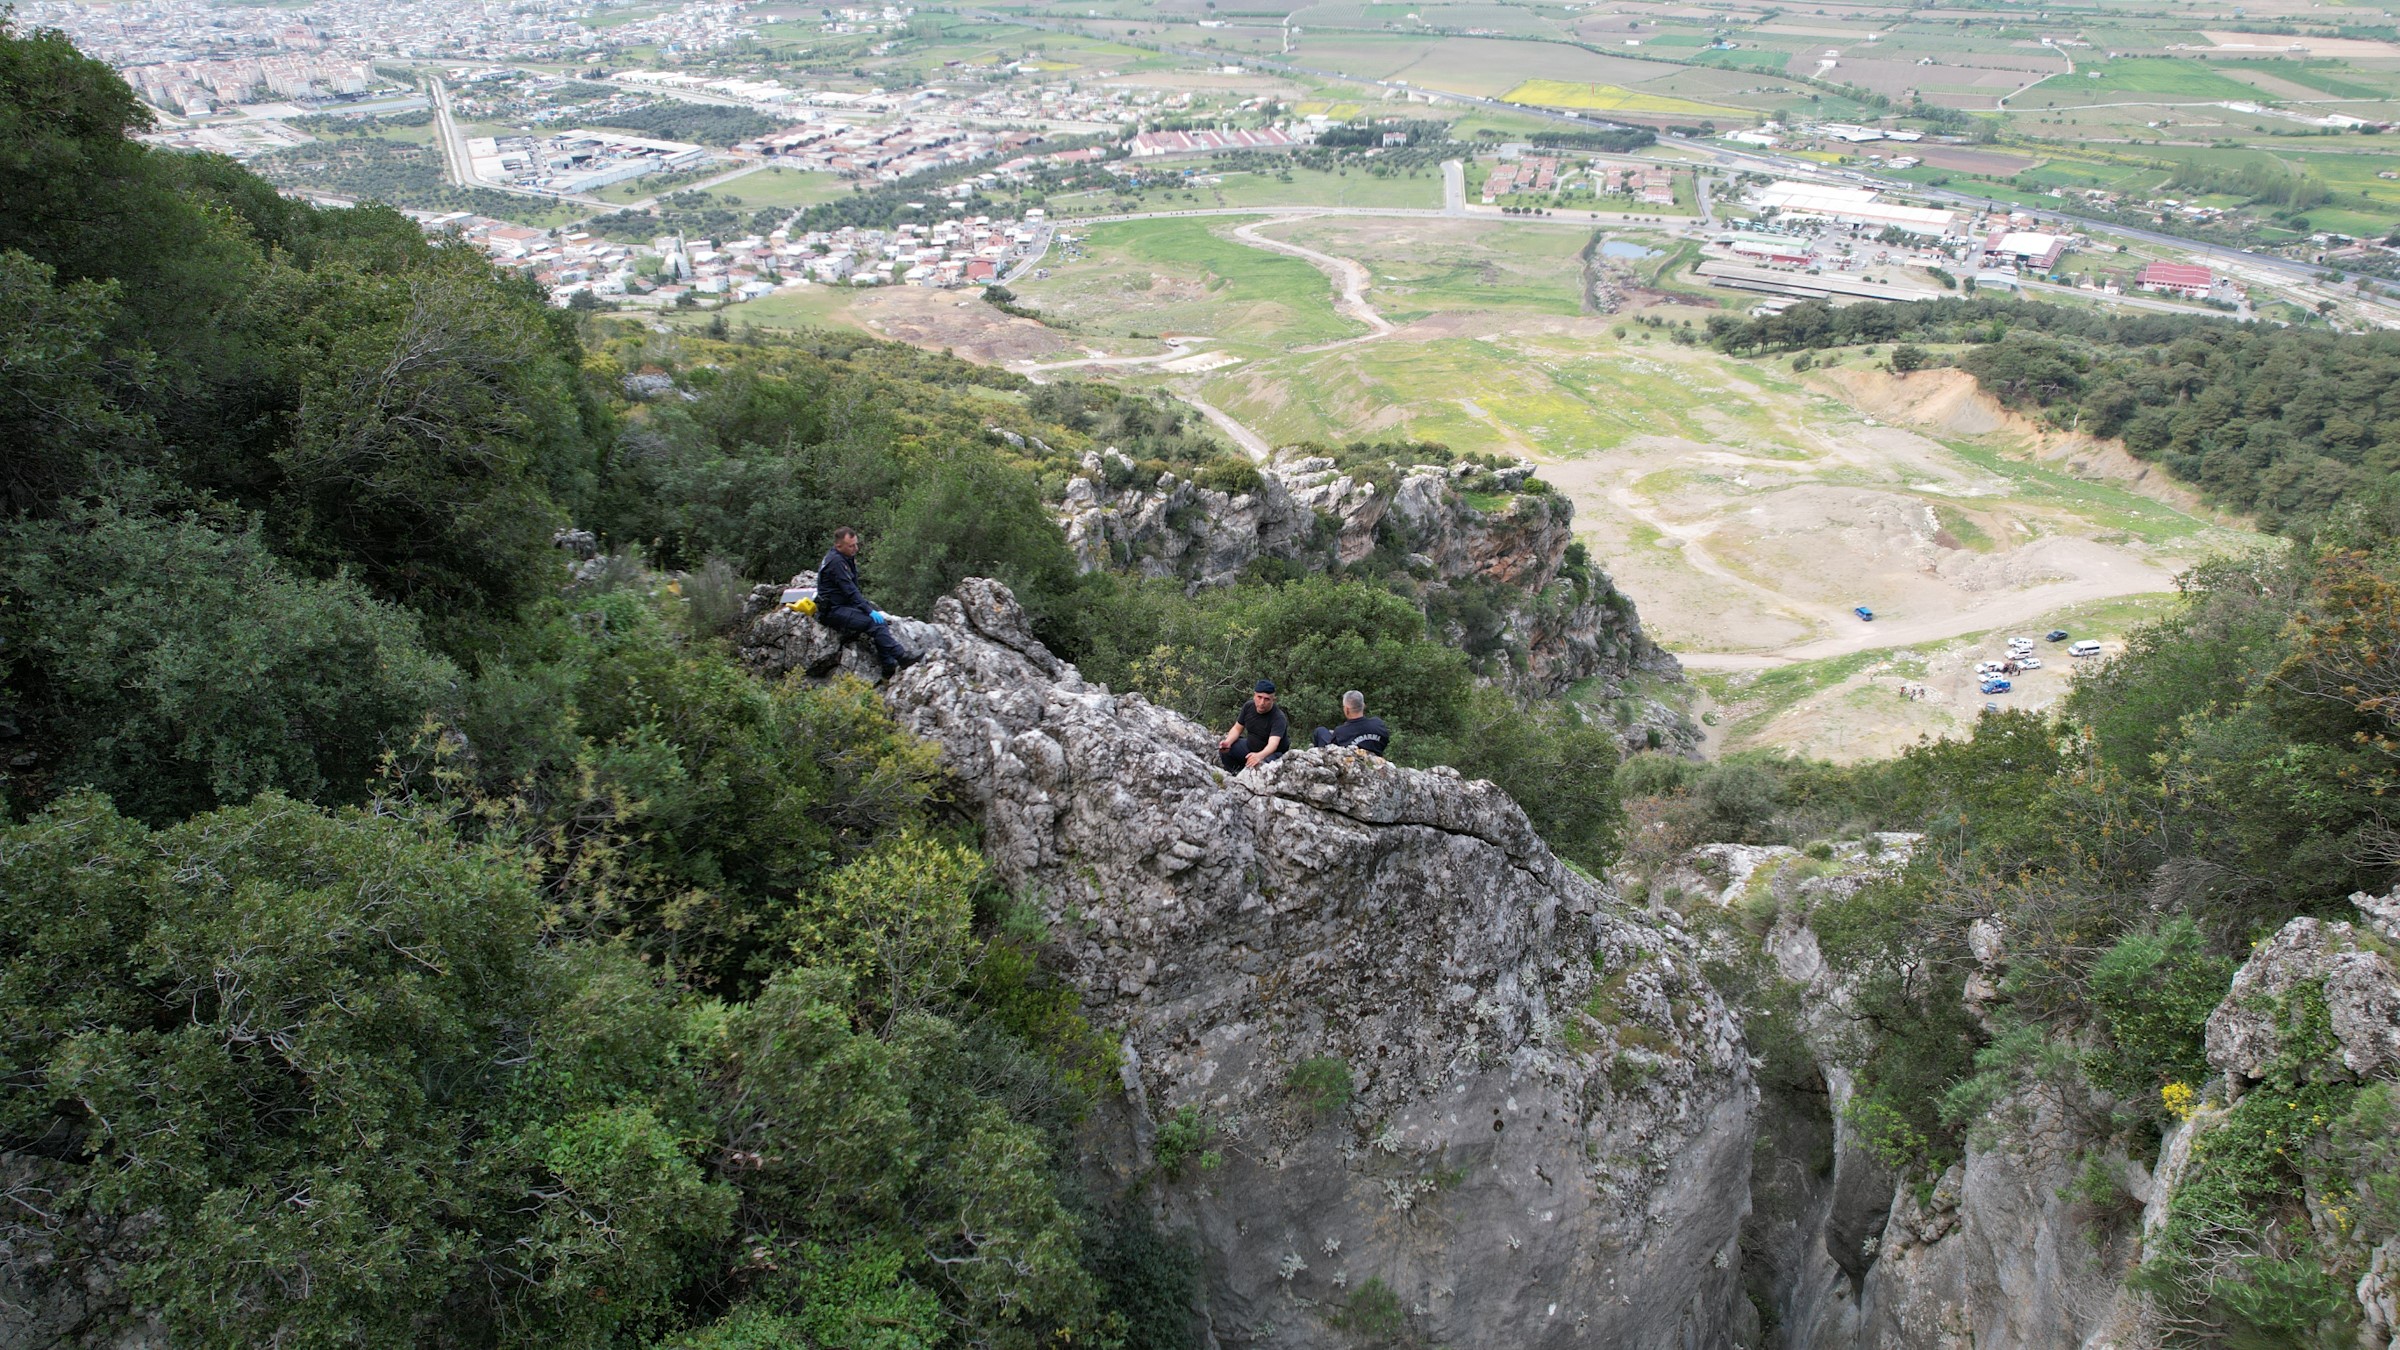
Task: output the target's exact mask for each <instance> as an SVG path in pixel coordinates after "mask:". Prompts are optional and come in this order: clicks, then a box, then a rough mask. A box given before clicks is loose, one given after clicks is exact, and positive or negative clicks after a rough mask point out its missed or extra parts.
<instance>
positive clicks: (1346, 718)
mask: <svg viewBox="0 0 2400 1350" xmlns="http://www.w3.org/2000/svg"><path fill="white" fill-rule="evenodd" d="M1342 719H1343V720H1342V724H1341V725H1340V726H1338V727H1335V728H1333V729H1332V730H1331V731H1328V730H1326V729H1325V728H1323V727H1318V728H1317V732H1316V735H1315V736H1314V737H1312V738H1311V740H1310V744H1312V745H1347V746H1350V747H1352V748H1354V749H1359V750H1364V751H1366V752H1367V753H1368V754H1370V755H1373V756H1374V757H1376V758H1377V759H1381V758H1383V752H1384V751H1385V750H1387V749H1389V748H1390V747H1391V744H1392V729H1391V728H1390V727H1387V726H1385V725H1384V724H1383V719H1382V718H1380V717H1369V716H1367V696H1366V695H1365V694H1362V693H1360V692H1358V691H1357V690H1355V689H1353V690H1351V691H1350V692H1349V693H1347V694H1344V695H1342Z"/></svg>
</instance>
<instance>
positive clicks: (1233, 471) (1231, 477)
mask: <svg viewBox="0 0 2400 1350" xmlns="http://www.w3.org/2000/svg"><path fill="white" fill-rule="evenodd" d="M1192 484H1193V486H1195V487H1203V488H1207V489H1208V490H1210V491H1211V492H1222V493H1226V494H1227V495H1229V496H1235V497H1239V496H1242V495H1243V494H1245V493H1251V492H1256V491H1258V490H1259V489H1260V488H1261V487H1264V486H1265V485H1266V479H1265V478H1264V477H1263V476H1262V475H1261V474H1260V473H1259V471H1258V466H1257V465H1255V464H1252V463H1251V462H1250V461H1249V460H1246V459H1235V458H1233V457H1231V456H1226V457H1224V458H1220V459H1213V460H1210V461H1209V462H1208V463H1206V464H1203V465H1201V466H1200V469H1199V471H1198V472H1196V473H1194V474H1193V475H1192Z"/></svg>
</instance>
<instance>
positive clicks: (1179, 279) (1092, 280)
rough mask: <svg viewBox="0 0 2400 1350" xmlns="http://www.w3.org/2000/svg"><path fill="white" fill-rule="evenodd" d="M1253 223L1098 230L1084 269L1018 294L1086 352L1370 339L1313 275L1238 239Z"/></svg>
mask: <svg viewBox="0 0 2400 1350" xmlns="http://www.w3.org/2000/svg"><path fill="white" fill-rule="evenodd" d="M1248 223H1252V222H1249V221H1245V220H1244V219H1242V218H1240V217H1231V218H1227V217H1187V218H1162V219H1155V220H1140V221H1125V222H1121V223H1116V224H1106V225H1095V226H1093V227H1091V230H1090V233H1089V235H1088V237H1087V238H1086V239H1085V240H1084V242H1083V251H1084V256H1083V260H1082V261H1080V262H1077V263H1075V264H1073V265H1071V266H1058V267H1054V268H1053V269H1052V274H1051V276H1050V278H1049V279H1048V280H1047V281H1024V282H1020V283H1018V284H1016V285H1015V286H1014V287H1013V288H1012V289H1014V290H1015V291H1016V292H1017V295H1018V297H1019V299H1020V301H1021V302H1022V303H1024V304H1027V305H1031V306H1032V307H1034V308H1035V309H1038V310H1040V311H1041V312H1042V313H1043V314H1044V315H1045V316H1048V317H1050V318H1052V319H1054V320H1055V321H1057V322H1059V323H1062V324H1064V325H1066V326H1068V327H1070V328H1071V329H1072V330H1073V331H1074V332H1075V334H1076V335H1077V336H1078V337H1079V338H1081V339H1083V340H1085V341H1087V342H1109V341H1112V340H1117V341H1121V340H1123V339H1126V338H1136V337H1142V336H1147V337H1151V338H1155V337H1157V336H1158V335H1161V334H1183V335H1191V336H1197V337H1204V338H1213V339H1216V340H1218V343H1219V345H1220V346H1223V347H1226V348H1229V349H1239V350H1242V351H1261V350H1263V351H1280V350H1286V349H1290V348H1293V347H1301V346H1309V345H1314V344H1318V343H1326V342H1336V341H1339V340H1341V339H1343V338H1349V337H1356V336H1358V335H1360V334H1361V333H1362V332H1364V331H1365V330H1364V329H1363V328H1362V327H1361V326H1360V325H1359V324H1357V323H1354V322H1352V321H1350V320H1347V319H1344V318H1343V317H1342V316H1341V315H1340V314H1339V313H1337V312H1336V311H1335V309H1334V306H1333V298H1332V294H1331V289H1330V286H1329V284H1328V282H1327V281H1326V279H1325V275H1324V274H1323V273H1322V272H1319V271H1318V270H1317V269H1316V268H1315V267H1312V266H1310V265H1309V264H1308V263H1307V262H1305V261H1303V260H1301V259H1299V258H1293V257H1286V256H1283V255H1279V254H1275V253H1269V252H1267V251H1265V250H1263V249H1259V248H1254V247H1252V246H1250V245H1248V244H1244V243H1241V242H1239V241H1238V240H1236V239H1234V238H1233V237H1232V235H1233V232H1234V231H1235V230H1236V229H1238V228H1240V227H1242V226H1243V225H1245V224H1248ZM1111 350H1120V348H1117V347H1112V348H1111Z"/></svg>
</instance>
